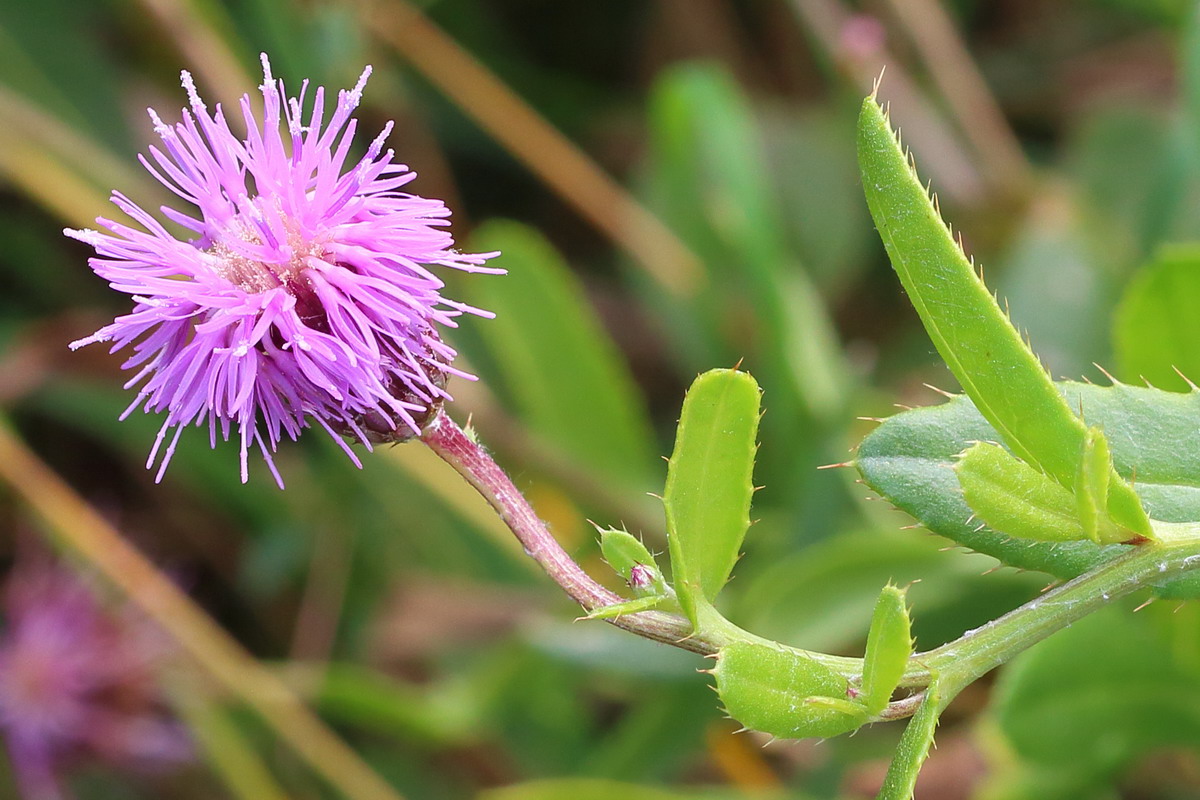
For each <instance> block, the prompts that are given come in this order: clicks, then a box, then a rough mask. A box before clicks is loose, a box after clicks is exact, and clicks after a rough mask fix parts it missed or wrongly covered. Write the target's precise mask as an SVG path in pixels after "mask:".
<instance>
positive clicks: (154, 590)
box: [0, 419, 400, 800]
mask: <svg viewBox="0 0 1200 800" xmlns="http://www.w3.org/2000/svg"><path fill="white" fill-rule="evenodd" d="M0 477H2V478H3V479H4V480H5V481H6V482H7V483H8V484H10V485H11V486H12V487H13V489H14V490H16V492H17V493H18V494H19V495H20V496H21V497H22V499H24V501H25V502H27V503H28V504H29V505H30V506H31V507H32V508H33V509H34V510H35V511H36V512H37V513H38V514H39V515H40V516H42V517H43V518H44V519H45V521H46V523H47V527H48V529H49V530H50V531H52V532H53V535H54V538H55V540H56V542H57V543H58V544H60V545H61V546H62V547H64V548H65V549H66V550H68V551H69V552H70V553H71V554H72V555H74V556H76V557H78V558H80V559H82V560H83V561H85V562H86V563H87V564H89V565H91V566H92V567H93V568H95V569H96V571H97V572H98V573H99V574H100V575H102V576H103V577H104V578H105V579H107V580H108V581H109V582H111V583H112V585H114V586H115V587H117V589H119V590H120V591H121V592H122V593H123V594H124V595H125V596H126V597H127V598H128V599H129V600H130V602H131V603H132V604H133V605H134V606H135V607H137V608H138V609H140V610H141V611H142V613H144V614H145V615H146V616H147V617H148V618H149V619H151V620H153V621H154V622H156V623H157V624H158V625H160V626H161V627H162V628H163V630H164V631H166V632H167V633H168V634H169V635H170V636H171V637H172V638H173V639H174V640H175V642H176V643H178V644H179V646H180V648H181V649H182V650H184V651H186V652H187V653H188V654H189V655H191V656H192V657H193V658H194V659H195V660H196V662H197V663H198V664H199V665H200V666H201V667H203V668H204V669H205V670H206V671H207V672H208V673H209V674H210V675H211V676H212V677H213V679H214V680H215V681H216V682H217V683H218V684H219V685H221V686H222V687H223V688H224V689H226V690H227V691H229V692H230V694H232V695H233V696H235V697H237V698H239V699H240V700H241V701H242V702H244V703H245V704H246V705H247V706H249V707H250V708H253V709H254V710H255V711H256V712H257V713H258V714H259V715H260V716H261V717H262V719H263V720H264V721H265V722H266V723H267V724H268V725H270V727H271V728H272V729H273V730H274V732H275V734H276V735H277V736H278V737H279V738H280V739H281V740H283V741H285V742H287V743H288V744H289V745H290V746H291V747H292V749H293V750H294V751H295V752H296V754H297V755H299V756H300V757H301V758H303V759H304V760H305V761H306V762H307V763H308V764H309V765H310V766H311V767H312V769H313V770H314V771H315V772H316V773H318V774H319V775H321V776H322V777H324V778H325V779H326V781H328V783H329V784H330V785H331V786H333V787H336V788H337V789H338V790H339V791H340V792H341V793H342V794H344V795H345V796H346V797H347V798H353V799H354V800H368V799H370V800H399V798H400V795H399V794H398V793H397V792H396V790H395V789H393V788H392V787H391V786H390V785H389V784H388V783H387V782H386V781H384V780H383V779H382V778H381V777H379V775H378V774H376V773H375V772H374V771H373V770H372V769H371V768H370V767H369V766H367V764H366V763H365V762H363V761H362V759H361V758H360V757H359V755H358V754H357V753H355V752H354V751H353V750H351V749H350V748H349V747H348V746H347V745H346V743H345V742H343V741H342V740H341V739H339V738H338V737H337V736H336V735H335V734H334V733H333V732H332V731H331V730H329V728H327V727H326V726H325V725H324V723H322V722H321V721H320V720H319V719H318V718H317V717H316V716H314V715H313V714H312V712H311V711H309V710H308V709H307V708H305V707H304V705H303V703H301V702H300V701H299V699H298V698H297V697H296V696H295V695H294V694H293V693H292V692H291V691H289V690H288V689H287V687H286V686H284V685H283V684H282V683H281V682H280V681H279V680H277V679H276V678H275V677H274V676H273V675H272V674H271V673H270V672H269V671H267V670H266V669H265V668H264V667H263V666H262V665H261V664H259V663H258V662H257V661H256V660H255V659H254V658H253V657H252V656H251V655H250V654H249V653H247V652H246V651H245V650H243V649H242V647H241V645H239V644H238V643H237V642H236V641H234V640H233V639H232V638H231V637H230V636H229V635H228V634H227V633H225V631H224V630H222V629H221V628H220V627H219V626H217V624H216V623H214V622H213V621H212V619H211V618H209V617H208V615H207V614H205V613H204V611H203V610H201V609H200V608H199V607H198V606H197V605H196V604H195V603H194V602H192V600H191V599H190V598H189V597H188V596H187V595H185V594H184V593H183V592H182V591H180V590H179V589H178V588H177V587H176V586H175V584H174V583H172V582H171V580H170V579H169V578H167V577H166V576H165V575H163V573H162V572H160V571H159V570H158V569H156V568H155V567H154V565H153V564H151V563H150V561H149V560H147V559H146V557H145V556H143V555H142V554H141V553H140V552H139V551H137V550H136V549H135V548H133V547H132V546H131V545H130V544H129V543H128V542H126V541H125V540H124V538H122V537H121V535H120V534H119V533H117V531H116V530H115V529H113V528H112V527H111V526H110V525H109V524H108V523H107V522H105V521H104V519H103V518H101V517H100V515H99V514H98V513H96V512H95V511H94V510H93V509H92V508H91V507H90V506H89V505H87V503H85V502H84V500H83V499H82V498H81V497H79V496H78V495H77V494H75V493H74V491H72V490H71V488H70V487H68V486H67V485H66V484H65V483H63V482H62V480H61V479H60V478H59V477H58V476H57V475H55V474H54V473H53V472H52V471H51V470H50V469H49V468H48V467H47V466H46V465H45V464H43V463H42V462H41V461H40V460H38V458H37V456H35V455H34V454H33V453H32V452H31V451H30V450H29V449H27V448H26V447H25V446H24V445H23V444H22V443H21V441H20V440H19V439H17V438H16V436H15V435H14V434H13V433H12V431H11V428H10V427H9V426H8V423H7V421H5V420H3V419H0Z"/></svg>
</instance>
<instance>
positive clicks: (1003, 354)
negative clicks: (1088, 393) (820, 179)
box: [858, 96, 1151, 537]
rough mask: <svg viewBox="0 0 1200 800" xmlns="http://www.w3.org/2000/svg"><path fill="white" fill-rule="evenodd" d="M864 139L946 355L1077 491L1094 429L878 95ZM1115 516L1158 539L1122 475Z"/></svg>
mask: <svg viewBox="0 0 1200 800" xmlns="http://www.w3.org/2000/svg"><path fill="white" fill-rule="evenodd" d="M858 142H859V163H860V166H861V168H862V174H863V189H864V191H865V193H866V196H867V205H868V206H869V208H870V209H871V216H872V217H874V219H875V224H876V226H877V227H878V229H879V233H880V236H881V237H882V238H883V242H884V245H885V246H886V248H887V252H888V255H889V256H890V258H891V260H892V266H893V267H894V269H895V271H896V274H897V275H898V276H899V277H900V282H901V283H902V284H903V285H904V289H905V291H906V292H907V293H908V296H909V298H910V299H911V300H912V302H913V305H914V306H915V307H916V309H917V313H918V314H919V315H920V317H921V321H922V322H923V323H924V324H925V328H926V330H927V331H928V332H929V336H930V338H931V339H932V340H933V343H934V345H935V346H936V347H937V350H938V352H939V353H940V354H941V356H942V358H943V359H944V360H945V362H946V364H947V366H949V367H950V371H951V372H953V373H954V376H955V377H956V378H957V379H958V381H959V383H960V384H961V385H962V387H963V389H964V390H965V391H966V392H967V394H968V395H969V396H970V398H971V399H972V400H973V401H974V402H975V405H976V407H977V408H978V409H979V410H980V412H981V413H982V414H983V416H984V417H985V418H986V419H987V420H988V422H990V423H991V424H992V426H993V427H994V428H995V429H996V430H997V431H998V432H999V433H1000V435H1001V437H1002V438H1003V440H1004V442H1005V444H1007V445H1008V446H1009V447H1010V448H1011V449H1012V450H1013V452H1014V453H1015V454H1016V455H1017V456H1018V457H1019V458H1021V459H1022V460H1023V461H1025V462H1027V463H1028V464H1030V465H1032V466H1034V467H1037V468H1039V469H1041V470H1042V471H1044V472H1046V473H1047V474H1049V475H1050V476H1051V477H1053V478H1054V479H1055V480H1056V481H1058V482H1059V483H1060V484H1061V485H1062V486H1064V487H1066V488H1070V489H1073V488H1074V487H1075V481H1076V477H1077V476H1078V474H1079V468H1080V467H1079V464H1080V461H1079V460H1080V457H1081V454H1082V453H1083V450H1084V439H1085V437H1086V433H1087V427H1086V425H1085V424H1084V422H1083V420H1081V419H1080V418H1079V417H1078V416H1076V414H1075V413H1074V412H1073V411H1072V410H1071V409H1070V408H1069V407H1068V406H1067V404H1066V402H1065V401H1064V400H1063V398H1062V396H1061V395H1060V394H1059V393H1058V390H1057V389H1056V388H1055V387H1054V383H1053V381H1051V379H1050V376H1049V375H1048V374H1047V373H1046V370H1045V369H1044V368H1043V367H1042V364H1041V362H1039V361H1038V359H1037V356H1035V355H1034V354H1033V352H1032V351H1031V350H1030V349H1029V347H1028V346H1026V344H1025V342H1023V341H1022V340H1021V336H1020V334H1019V333H1018V332H1017V330H1016V328H1015V327H1013V325H1012V324H1011V323H1010V322H1009V320H1008V318H1007V316H1006V315H1005V314H1004V312H1003V311H1001V309H1000V306H999V305H998V304H997V302H996V299H995V298H994V297H993V296H992V294H991V292H990V291H988V288H987V287H986V286H985V285H984V283H983V281H982V280H981V279H980V278H979V276H978V275H977V274H976V272H975V269H974V266H973V265H972V264H971V263H970V262H969V261H968V260H967V257H966V255H965V254H964V253H963V251H962V249H961V247H959V245H958V244H957V243H956V242H955V241H954V238H953V236H952V235H951V233H950V229H949V228H948V227H947V226H946V224H945V223H944V222H942V219H941V216H940V214H939V213H938V209H937V206H936V203H935V202H934V201H933V200H932V199H931V198H930V196H929V194H928V192H927V191H926V189H925V187H923V186H922V185H921V183H920V181H919V180H918V179H917V175H916V172H915V170H914V169H913V167H912V165H911V163H910V160H909V158H908V156H907V154H906V153H905V152H904V151H903V150H901V147H900V143H899V140H898V139H897V138H896V135H895V134H894V133H893V132H892V129H891V126H890V124H889V123H888V121H887V119H886V117H885V116H884V112H883V109H882V108H880V107H879V105H878V103H876V101H875V97H874V96H871V97H868V98H867V99H866V100H865V101H864V102H863V106H862V113H861V115H860V117H859V129H858ZM1107 512H1108V514H1109V515H1110V516H1111V517H1112V519H1113V521H1114V522H1116V523H1117V524H1119V525H1121V526H1122V527H1124V528H1126V529H1128V530H1129V531H1132V532H1133V533H1135V534H1138V535H1142V536H1147V537H1149V536H1150V535H1151V532H1150V524H1149V521H1148V519H1147V518H1146V515H1145V512H1144V511H1143V510H1142V507H1141V503H1140V502H1139V501H1138V499H1137V495H1136V494H1134V492H1133V489H1132V488H1131V487H1130V486H1129V484H1127V483H1126V482H1125V481H1124V480H1122V479H1121V478H1120V477H1119V476H1114V480H1112V482H1111V483H1110V485H1109V490H1108V497H1107Z"/></svg>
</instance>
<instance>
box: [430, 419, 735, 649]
mask: <svg viewBox="0 0 1200 800" xmlns="http://www.w3.org/2000/svg"><path fill="white" fill-rule="evenodd" d="M421 440H422V441H423V442H425V444H426V445H428V446H429V447H430V448H431V449H432V450H433V451H434V452H435V453H437V454H438V455H439V456H441V458H442V459H444V460H445V461H446V462H447V463H448V464H450V465H451V466H452V467H454V469H456V470H457V471H458V473H459V474H460V475H462V476H463V478H465V479H466V481H467V483H469V484H471V485H472V486H474V487H475V489H476V490H477V491H478V492H479V493H480V494H481V495H483V497H484V499H485V500H487V501H488V503H490V504H491V506H492V508H494V509H495V510H496V513H498V514H499V515H500V518H501V519H503V520H504V523H505V524H506V525H508V527H509V528H510V529H511V530H512V532H513V534H514V535H515V536H516V537H517V540H518V541H520V542H521V545H522V546H523V547H524V548H525V552H526V553H528V554H529V557H530V558H532V559H533V560H534V561H536V562H537V563H538V565H539V566H541V568H542V569H543V570H545V572H546V574H547V575H549V576H550V578H551V579H552V580H553V581H554V582H555V583H557V584H558V585H559V586H561V587H562V589H563V591H565V592H566V593H567V594H568V595H569V596H570V597H571V599H572V600H574V601H575V602H577V603H579V605H581V606H582V607H583V609H584V610H585V611H592V610H593V609H596V608H601V607H603V606H611V605H615V604H616V603H621V602H624V600H625V598H623V597H621V596H620V595H617V594H615V593H614V592H611V591H609V590H608V589H606V588H605V587H603V586H601V585H600V584H599V583H597V582H596V581H595V580H593V579H592V577H591V576H590V575H588V574H587V573H586V572H584V571H583V568H582V567H580V566H579V565H578V564H576V563H575V561H574V560H573V559H572V558H571V556H570V555H568V554H567V552H566V551H565V550H563V548H562V545H560V544H559V543H558V540H557V539H555V538H554V535H553V534H551V533H550V531H549V530H548V529H547V528H546V524H545V523H544V522H542V520H541V519H539V518H538V515H537V513H536V512H535V511H534V510H533V508H532V507H531V506H530V505H529V501H528V500H526V499H525V497H524V496H523V495H522V494H521V492H520V491H519V490H518V489H517V487H516V486H514V485H513V482H512V481H511V480H510V479H509V477H508V475H506V474H505V472H504V470H502V469H501V468H500V467H499V465H497V464H496V462H495V461H493V460H492V457H491V456H490V455H488V453H487V451H486V450H484V449H483V448H482V447H480V446H479V445H478V444H477V443H476V442H475V441H474V440H473V439H472V438H471V437H470V436H468V435H467V434H466V433H465V432H464V431H463V430H462V428H460V427H458V425H457V424H456V423H455V422H454V420H452V419H450V417H449V415H448V414H446V412H445V411H438V413H437V416H435V417H434V419H433V420H432V421H431V422H430V423H429V424H428V425H427V426H426V427H425V430H424V431H423V432H422V434H421ZM608 621H609V622H611V623H612V624H613V625H616V626H617V627H618V628H624V629H625V630H627V631H630V632H632V633H636V634H638V635H639V636H644V637H646V638H647V639H653V640H655V641H658V642H665V643H666V644H673V645H676V646H678V647H682V648H684V649H685V650H691V651H693V652H696V653H701V654H703V655H708V654H711V653H715V652H716V647H715V646H714V643H712V642H709V641H707V640H705V639H703V638H701V637H694V636H692V626H691V623H689V622H688V621H687V620H686V619H684V618H683V617H679V616H676V615H674V614H664V613H662V612H658V611H642V612H640V613H637V614H626V615H622V616H619V617H614V618H613V619H610V620H608Z"/></svg>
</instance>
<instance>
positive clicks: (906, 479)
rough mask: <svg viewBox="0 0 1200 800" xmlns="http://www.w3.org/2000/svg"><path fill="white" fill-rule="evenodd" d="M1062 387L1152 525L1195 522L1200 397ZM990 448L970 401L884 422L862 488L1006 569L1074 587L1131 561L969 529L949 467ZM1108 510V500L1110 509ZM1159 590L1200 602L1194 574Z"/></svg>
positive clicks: (1087, 548)
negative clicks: (1083, 577) (1103, 440)
mask: <svg viewBox="0 0 1200 800" xmlns="http://www.w3.org/2000/svg"><path fill="white" fill-rule="evenodd" d="M1058 388H1059V390H1060V391H1062V392H1063V394H1064V396H1065V397H1066V398H1067V402H1068V404H1069V405H1070V407H1072V408H1080V409H1082V410H1083V414H1084V416H1085V417H1086V418H1087V420H1088V422H1089V423H1091V424H1093V425H1097V426H1099V427H1100V428H1102V429H1103V430H1104V431H1105V432H1106V433H1107V436H1108V441H1109V445H1110V447H1111V452H1112V460H1113V465H1114V467H1115V468H1116V470H1117V472H1118V473H1119V474H1121V475H1122V476H1125V478H1126V479H1130V478H1132V477H1134V475H1135V473H1136V478H1137V480H1136V487H1137V492H1138V494H1139V495H1140V498H1141V502H1143V503H1145V507H1146V509H1147V510H1148V511H1149V512H1150V515H1151V516H1152V517H1153V518H1154V519H1155V520H1161V521H1163V522H1173V523H1186V522H1196V521H1198V520H1200V490H1198V489H1197V488H1196V487H1198V486H1200V426H1198V425H1197V424H1196V420H1197V419H1198V418H1200V392H1191V393H1188V394H1178V393H1175V392H1163V391H1159V390H1157V389H1149V388H1143V387H1138V386H1128V385H1125V384H1116V385H1114V386H1103V387H1102V386H1093V385H1091V384H1082V383H1070V382H1064V383H1060V384H1058ZM995 439H996V431H995V429H993V428H992V427H991V426H990V425H988V423H987V421H986V420H985V419H984V418H983V416H982V415H981V414H980V413H979V411H978V410H977V409H976V408H975V406H974V405H973V404H972V403H971V401H970V399H969V398H966V397H957V398H955V399H953V400H951V401H949V402H947V403H944V404H942V405H940V406H934V407H931V408H920V409H915V410H913V411H906V412H904V413H902V414H897V415H896V416H894V417H892V418H890V419H888V420H887V421H886V422H884V423H883V424H882V425H880V426H879V427H878V428H876V429H875V430H874V431H872V432H871V434H870V435H869V436H867V438H866V439H864V440H863V442H862V444H861V445H860V446H859V450H858V458H857V461H856V464H857V466H858V469H859V472H860V473H861V474H862V476H863V479H864V481H866V483H867V485H869V486H870V487H871V488H872V489H874V490H875V491H877V492H879V493H880V494H881V495H882V496H884V497H885V498H887V499H888V500H889V501H891V502H892V503H893V504H894V505H896V506H897V507H898V508H900V509H901V510H903V511H906V512H908V513H909V514H911V515H912V516H913V517H915V518H916V519H917V520H918V521H920V522H921V524H923V525H924V526H925V527H927V528H929V529H930V530H932V531H933V532H935V533H938V534H940V535H942V536H945V537H947V538H949V539H952V540H954V541H955V542H957V543H959V544H961V545H963V546H964V547H967V548H969V549H971V550H977V551H979V552H981V553H986V554H987V555H990V556H993V557H994V558H997V559H999V560H1000V561H1002V562H1003V563H1005V564H1008V565H1010V566H1014V567H1020V568H1021V569H1031V570H1041V571H1043V572H1048V573H1050V574H1051V575H1054V576H1056V577H1059V578H1073V577H1075V576H1076V575H1079V574H1081V573H1083V572H1086V571H1088V570H1090V569H1093V568H1095V567H1096V566H1098V565H1099V564H1102V563H1104V562H1106V561H1109V560H1110V559H1113V558H1115V557H1117V556H1119V555H1121V554H1122V553H1125V552H1128V549H1129V548H1128V547H1127V546H1123V545H1098V544H1096V543H1094V542H1090V541H1055V542H1039V541H1032V540H1030V539H1023V538H1019V537H1016V536H1015V535H1014V536H1010V535H1008V533H1007V532H1006V531H1005V530H1004V529H1003V528H997V529H994V530H992V529H988V528H979V527H978V523H976V522H973V521H970V520H971V513H972V512H971V508H970V507H969V506H968V505H967V503H966V501H965V500H964V499H963V496H962V493H961V492H960V491H959V490H958V478H957V476H956V475H955V473H954V471H953V469H952V468H953V467H954V465H955V461H956V460H957V458H958V456H959V454H960V453H962V452H963V451H964V450H965V449H967V448H968V447H970V446H971V444H972V443H973V442H980V441H994V440H995ZM1112 501H1113V496H1112V494H1111V493H1110V494H1109V504H1110V507H1111V504H1112ZM1156 591H1157V592H1158V593H1159V594H1160V595H1161V596H1164V597H1200V575H1197V574H1190V575H1183V576H1180V577H1178V578H1173V579H1170V580H1169V581H1166V582H1164V583H1163V584H1162V585H1161V586H1158V587H1157V589H1156Z"/></svg>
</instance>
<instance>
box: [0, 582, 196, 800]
mask: <svg viewBox="0 0 1200 800" xmlns="http://www.w3.org/2000/svg"><path fill="white" fill-rule="evenodd" d="M4 610H5V617H6V622H7V626H6V630H5V633H4V636H3V638H2V639H0V730H2V731H3V733H4V740H5V743H6V745H7V747H8V751H9V755H10V757H11V759H12V764H13V770H14V775H15V777H16V778H17V780H18V783H19V785H20V786H21V790H22V794H23V795H24V796H25V797H27V798H37V799H38V800H40V799H41V798H57V797H61V796H62V790H61V787H60V784H59V780H58V776H59V774H60V773H61V771H62V770H63V768H65V767H68V766H70V765H71V764H72V763H74V762H77V761H80V760H85V759H98V760H101V761H104V762H107V763H110V764H114V765H117V766H121V767H125V768H139V769H149V770H157V769H162V768H164V767H170V766H173V765H178V764H181V763H183V762H186V761H188V760H190V759H191V757H192V747H191V744H190V742H189V739H188V736H187V734H186V733H185V731H184V729H183V728H182V726H180V725H179V724H178V723H176V722H174V721H172V720H171V719H169V717H168V716H167V715H166V714H165V712H164V711H163V708H162V703H161V699H160V697H159V692H158V689H157V684H156V682H155V669H156V666H157V665H158V664H159V663H160V661H161V660H162V659H163V658H164V657H165V656H166V650H165V646H164V644H163V643H162V642H161V641H160V640H159V639H158V638H157V637H156V636H155V635H154V631H153V630H152V629H148V628H147V626H146V624H145V623H144V622H143V621H142V620H141V619H140V618H138V617H133V616H132V615H130V616H125V617H123V616H120V615H114V614H110V613H106V612H105V611H104V610H103V609H101V608H100V607H99V605H98V604H97V603H96V600H95V598H94V597H93V596H92V594H91V592H90V591H89V590H88V588H87V587H86V586H84V585H83V584H82V583H80V581H79V580H78V579H77V578H76V577H75V576H74V575H73V574H71V573H70V572H68V571H67V570H65V569H63V568H59V567H52V566H49V565H46V564H41V565H24V566H20V567H18V568H16V569H15V570H14V573H13V577H12V578H10V580H9V584H8V587H7V590H6V593H5V597H4Z"/></svg>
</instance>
